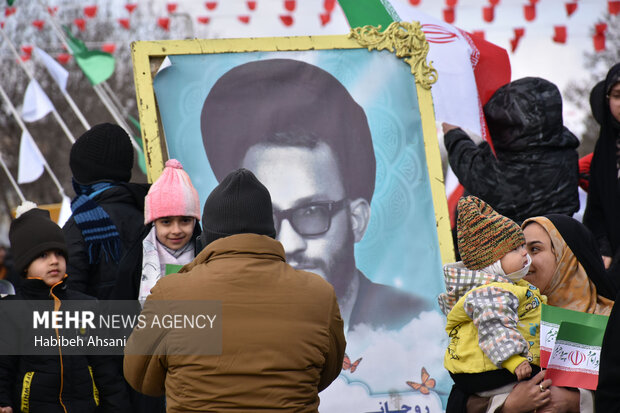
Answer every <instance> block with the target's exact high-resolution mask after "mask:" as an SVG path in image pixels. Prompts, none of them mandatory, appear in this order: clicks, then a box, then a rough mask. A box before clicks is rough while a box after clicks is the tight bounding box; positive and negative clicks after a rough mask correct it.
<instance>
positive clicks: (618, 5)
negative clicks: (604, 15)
mask: <svg viewBox="0 0 620 413" xmlns="http://www.w3.org/2000/svg"><path fill="white" fill-rule="evenodd" d="M607 9H608V10H609V14H613V15H614V16H615V15H616V14H618V13H620V1H608V2H607Z"/></svg>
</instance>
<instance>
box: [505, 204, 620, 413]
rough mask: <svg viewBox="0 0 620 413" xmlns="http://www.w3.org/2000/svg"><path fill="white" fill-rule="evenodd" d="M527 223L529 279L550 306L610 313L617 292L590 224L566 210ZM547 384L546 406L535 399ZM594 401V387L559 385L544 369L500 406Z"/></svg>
mask: <svg viewBox="0 0 620 413" xmlns="http://www.w3.org/2000/svg"><path fill="white" fill-rule="evenodd" d="M522 228H523V233H524V235H525V243H526V244H525V245H526V248H527V251H528V253H529V254H530V256H531V258H532V264H531V265H530V271H529V273H528V275H527V276H526V277H525V280H527V281H529V282H530V283H532V284H534V285H535V286H536V287H538V288H539V289H540V291H541V293H543V294H544V295H546V296H547V303H548V304H549V305H553V306H556V307H562V308H567V309H570V310H575V311H581V312H585V313H591V314H602V315H609V314H610V312H611V309H612V307H613V304H614V302H613V299H614V298H615V296H616V291H615V288H614V285H613V284H612V283H611V282H610V280H609V278H608V276H607V274H606V272H605V268H604V266H603V261H602V259H601V256H600V253H599V251H598V249H597V246H596V242H595V240H594V237H593V235H592V233H591V232H590V231H589V230H588V229H587V228H586V227H585V226H584V225H582V224H581V223H580V222H579V221H577V220H575V219H573V218H570V217H568V216H566V215H556V214H552V215H546V216H544V217H535V218H529V219H527V220H525V221H524V222H523V225H522ZM602 364H603V363H602V362H601V365H602ZM616 383H617V382H616ZM547 389H548V390H549V391H550V392H551V401H550V402H549V404H547V405H545V406H542V407H541V406H537V405H535V404H533V403H534V402H535V400H537V399H536V397H537V396H539V395H540V394H541V392H544V390H547ZM593 404H594V403H593V392H591V391H589V390H585V389H570V388H564V387H556V386H553V385H552V383H551V380H549V379H547V380H545V379H544V372H541V373H539V374H537V375H536V376H534V377H533V378H531V379H530V380H527V381H522V382H520V383H519V384H517V385H516V386H515V387H514V388H513V390H512V392H511V393H510V394H509V395H508V397H507V398H506V400H505V401H504V403H503V405H502V406H501V409H498V410H495V411H497V412H499V411H501V412H504V413H508V412H524V411H526V412H527V411H533V410H535V409H537V408H538V411H539V412H540V411H543V412H573V411H579V412H587V413H590V412H593V411H594V406H593ZM597 407H598V406H597ZM604 411H608V410H604Z"/></svg>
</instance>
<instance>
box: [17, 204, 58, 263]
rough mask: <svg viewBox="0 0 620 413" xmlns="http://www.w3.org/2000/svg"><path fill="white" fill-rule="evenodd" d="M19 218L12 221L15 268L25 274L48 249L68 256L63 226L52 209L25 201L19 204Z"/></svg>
mask: <svg viewBox="0 0 620 413" xmlns="http://www.w3.org/2000/svg"><path fill="white" fill-rule="evenodd" d="M16 215H17V218H15V220H14V221H13V222H11V227H10V228H9V241H11V251H12V252H13V255H14V256H15V269H16V270H17V272H18V273H19V274H22V273H23V272H24V271H26V269H27V268H28V266H29V265H30V263H31V262H32V261H34V259H35V258H37V257H38V256H39V255H41V254H42V253H44V252H45V251H50V250H57V251H60V252H61V253H62V255H64V257H65V259H66V258H67V256H68V254H67V244H66V242H65V236H64V235H63V233H62V229H60V227H59V226H58V225H56V223H55V222H54V221H52V220H51V219H50V213H49V211H46V210H44V209H39V208H37V205H36V204H35V203H34V202H30V201H25V202H24V203H23V204H22V205H20V206H19V207H17V213H16Z"/></svg>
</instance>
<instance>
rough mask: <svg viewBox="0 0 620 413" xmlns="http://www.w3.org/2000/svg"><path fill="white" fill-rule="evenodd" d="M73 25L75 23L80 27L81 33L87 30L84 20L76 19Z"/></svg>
mask: <svg viewBox="0 0 620 413" xmlns="http://www.w3.org/2000/svg"><path fill="white" fill-rule="evenodd" d="M73 23H75V25H76V26H77V27H78V29H80V31H81V32H83V31H84V30H86V20H84V19H75V20H73Z"/></svg>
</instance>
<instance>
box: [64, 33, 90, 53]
mask: <svg viewBox="0 0 620 413" xmlns="http://www.w3.org/2000/svg"><path fill="white" fill-rule="evenodd" d="M62 28H63V29H64V31H65V34H66V35H67V43H68V44H69V48H70V49H71V52H72V53H73V54H74V55H78V54H80V53H84V52H88V47H86V45H85V44H84V42H83V41H81V40H80V39H78V38H76V37H73V35H72V34H71V30H69V26H62Z"/></svg>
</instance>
